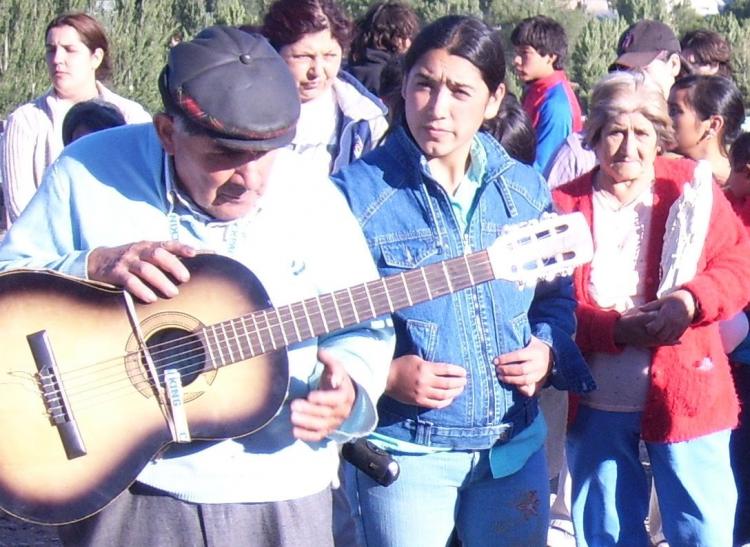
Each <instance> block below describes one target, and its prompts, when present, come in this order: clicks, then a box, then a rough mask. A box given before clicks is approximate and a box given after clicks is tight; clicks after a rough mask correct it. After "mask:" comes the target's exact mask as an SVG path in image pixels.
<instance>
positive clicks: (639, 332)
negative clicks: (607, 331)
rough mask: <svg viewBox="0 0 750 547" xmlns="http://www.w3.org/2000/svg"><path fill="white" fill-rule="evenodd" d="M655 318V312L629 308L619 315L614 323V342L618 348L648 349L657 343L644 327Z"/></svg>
mask: <svg viewBox="0 0 750 547" xmlns="http://www.w3.org/2000/svg"><path fill="white" fill-rule="evenodd" d="M655 318H656V312H654V311H646V312H644V311H643V310H642V309H641V308H631V309H629V310H627V311H626V312H624V313H622V315H620V318H619V319H618V320H617V322H616V323H615V333H614V336H615V342H616V343H617V344H618V345H620V346H633V347H637V348H650V347H653V346H658V345H659V341H658V340H657V339H656V338H655V337H654V335H652V334H651V333H649V332H648V331H647V330H646V325H647V324H648V323H650V322H652V321H653V320H654V319H655Z"/></svg>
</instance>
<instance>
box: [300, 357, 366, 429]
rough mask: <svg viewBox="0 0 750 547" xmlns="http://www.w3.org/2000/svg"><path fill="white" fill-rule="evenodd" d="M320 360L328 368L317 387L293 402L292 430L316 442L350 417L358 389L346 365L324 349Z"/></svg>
mask: <svg viewBox="0 0 750 547" xmlns="http://www.w3.org/2000/svg"><path fill="white" fill-rule="evenodd" d="M318 360H319V361H320V362H321V363H322V364H323V367H324V368H325V370H324V371H323V374H322V375H321V377H320V385H319V386H318V389H316V390H313V391H311V392H310V393H308V394H307V397H306V398H304V399H295V400H294V401H292V404H291V411H292V416H291V420H292V425H293V426H294V428H293V430H292V432H293V434H294V437H295V438H297V439H300V440H302V441H307V442H316V441H320V440H322V439H324V438H326V437H327V436H328V435H330V434H331V433H333V432H334V431H336V430H337V429H338V428H339V427H340V426H341V424H342V423H344V420H346V419H347V418H348V417H349V414H351V412H352V406H354V399H355V397H356V395H357V392H356V390H355V388H354V383H353V382H352V379H351V378H350V377H349V374H347V372H346V369H345V368H344V365H343V364H342V363H341V362H340V361H338V360H336V359H334V358H333V357H331V355H330V354H329V353H328V352H326V351H325V350H323V349H320V350H318Z"/></svg>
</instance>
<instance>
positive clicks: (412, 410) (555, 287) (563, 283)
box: [333, 127, 594, 450]
mask: <svg viewBox="0 0 750 547" xmlns="http://www.w3.org/2000/svg"><path fill="white" fill-rule="evenodd" d="M479 138H480V143H481V144H482V146H483V147H484V149H485V151H486V154H487V169H486V172H485V175H484V180H483V181H482V185H481V188H480V189H479V190H478V191H477V197H476V198H475V203H474V205H473V213H472V215H471V218H470V221H469V225H468V227H467V229H466V231H465V232H464V233H462V231H461V229H460V227H459V223H458V222H457V220H456V217H455V214H454V212H453V210H452V208H451V203H450V200H449V198H448V195H447V194H446V193H445V191H444V190H443V188H442V187H441V186H440V185H439V184H438V183H437V182H436V181H435V180H434V179H433V178H431V177H430V175H429V171H428V169H427V164H426V159H425V157H424V156H423V154H422V153H421V151H420V149H419V148H418V147H417V146H416V144H415V143H414V141H413V140H412V139H411V137H410V135H409V134H408V133H407V132H406V131H405V130H404V128H403V127H400V128H397V129H396V130H395V131H394V132H393V133H392V134H390V135H389V136H388V139H387V140H386V142H385V144H384V145H383V146H381V147H380V148H377V149H375V150H374V151H372V152H370V153H369V154H367V155H365V156H364V157H363V158H362V159H360V160H359V161H357V162H355V163H353V164H351V165H350V166H348V167H346V168H344V169H343V170H342V171H340V172H339V173H338V174H337V175H335V176H334V177H333V179H334V182H335V183H336V184H337V185H338V186H339V188H340V189H341V190H342V191H343V192H344V194H345V195H346V198H347V200H348V201H349V205H350V207H351V208H352V211H353V212H354V215H355V216H356V218H357V219H358V220H359V223H360V226H361V227H362V230H363V231H364V233H365V237H366V239H367V243H368V245H369V246H370V251H371V252H372V254H373V257H374V258H375V263H376V264H377V266H378V269H379V270H380V274H381V275H382V276H386V275H391V274H398V273H401V272H404V271H407V270H410V269H413V268H418V267H421V266H425V265H427V264H431V263H435V262H439V261H442V260H446V259H449V258H454V257H458V256H461V255H463V254H465V253H469V252H473V251H477V250H481V249H484V248H486V247H488V246H489V245H490V244H491V243H492V242H493V241H494V240H495V239H496V238H497V237H498V236H499V235H500V234H501V232H502V229H503V227H504V226H506V225H508V224H512V223H517V222H523V221H527V220H531V219H536V218H538V217H539V216H540V215H541V214H542V213H544V212H545V211H551V210H552V205H551V201H550V194H549V191H548V189H547V186H546V184H545V183H544V180H543V179H542V178H541V177H540V176H539V175H538V174H537V173H536V172H535V171H534V170H533V169H532V168H531V167H529V166H526V165H522V164H520V163H518V162H516V161H515V160H513V159H511V158H510V156H508V154H507V152H505V150H504V149H503V148H502V147H501V146H500V145H499V144H498V143H497V141H495V140H494V139H493V138H491V137H490V136H488V135H486V134H483V133H481V134H480V135H479ZM574 309H575V301H574V299H573V291H572V286H571V281H570V278H568V277H563V278H557V279H555V280H554V281H551V282H540V283H538V284H537V285H536V286H535V287H526V288H519V287H518V285H517V284H516V283H515V282H511V281H504V280H496V281H491V282H489V283H485V284H482V285H479V286H476V287H473V288H471V289H466V290H462V291H459V292H457V293H454V294H452V295H449V296H444V297H440V298H437V299H435V300H432V301H430V302H426V303H422V304H418V305H416V306H413V307H411V308H407V309H403V310H398V311H396V312H395V313H394V314H393V320H394V324H395V328H396V340H397V341H396V353H395V357H400V356H402V355H406V354H415V355H418V356H419V357H421V358H423V359H425V360H428V361H436V362H445V363H453V364H457V365H460V366H462V367H464V368H465V369H466V372H467V385H466V388H465V389H464V391H463V392H462V393H461V394H460V395H459V396H458V397H457V398H456V399H455V400H454V401H453V402H452V403H451V404H450V405H449V406H448V407H447V408H443V409H439V410H431V409H426V408H422V407H418V406H414V405H407V404H403V403H400V402H398V401H396V400H395V399H392V398H390V397H388V396H387V395H384V396H383V397H381V399H380V401H379V403H378V412H379V422H378V428H377V431H378V432H379V433H382V434H384V435H388V436H390V437H393V438H396V439H400V440H404V441H409V442H413V443H418V444H422V445H426V446H434V447H445V448H451V449H454V450H477V449H485V448H489V447H491V446H493V445H494V444H495V443H496V442H498V441H499V442H503V441H507V440H508V439H510V438H512V437H513V436H514V435H515V434H517V433H518V432H519V431H522V430H523V429H524V428H525V427H526V426H527V425H528V424H530V423H531V421H532V420H533V419H534V418H535V417H536V415H537V413H538V406H537V400H536V398H529V397H525V396H523V395H521V394H520V393H519V392H518V391H517V390H516V389H514V388H511V387H510V386H507V385H505V384H503V383H502V382H500V381H499V380H498V379H497V376H496V373H495V367H494V365H493V364H492V360H493V359H494V358H495V357H497V356H498V355H502V354H504V353H508V352H511V351H514V350H518V349H520V348H523V347H524V346H526V345H527V344H528V343H529V341H530V337H531V335H532V334H533V335H534V336H536V337H538V338H540V339H541V340H542V341H544V342H545V343H547V344H549V345H550V346H551V347H552V349H553V353H554V363H555V366H554V369H553V374H552V378H551V383H552V384H553V385H554V386H555V387H557V388H559V389H570V390H572V391H578V392H585V391H589V390H591V389H593V388H594V382H593V379H592V378H591V375H590V374H589V372H588V368H587V367H586V364H585V362H584V360H583V358H582V356H581V354H580V352H579V350H578V348H577V347H576V345H575V343H574V341H573V332H574V329H575V317H574Z"/></svg>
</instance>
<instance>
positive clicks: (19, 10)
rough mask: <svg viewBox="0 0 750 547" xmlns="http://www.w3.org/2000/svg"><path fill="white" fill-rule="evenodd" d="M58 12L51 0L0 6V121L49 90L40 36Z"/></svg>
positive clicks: (21, 0)
mask: <svg viewBox="0 0 750 547" xmlns="http://www.w3.org/2000/svg"><path fill="white" fill-rule="evenodd" d="M60 8H61V6H60V5H59V4H58V3H57V2H55V1H53V0H47V1H38V2H32V3H31V4H29V2H27V1H25V0H4V1H3V2H0V36H1V37H2V38H0V40H1V41H2V44H1V45H0V48H2V50H1V51H0V118H5V117H6V116H7V114H8V113H9V112H10V111H11V110H13V109H14V108H16V107H17V106H18V105H20V104H23V103H25V102H28V101H29V100H30V99H32V98H33V97H35V96H37V95H39V94H41V93H42V92H43V91H44V90H45V89H46V88H47V87H48V86H49V78H48V76H47V67H46V65H45V62H44V37H43V36H42V34H43V33H44V28H45V27H46V25H47V22H48V21H50V20H51V19H52V18H54V17H55V16H56V15H57V14H58V13H59V12H60Z"/></svg>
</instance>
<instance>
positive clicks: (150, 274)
mask: <svg viewBox="0 0 750 547" xmlns="http://www.w3.org/2000/svg"><path fill="white" fill-rule="evenodd" d="M191 256H195V249H193V248H192V247H190V246H188V245H184V244H182V243H179V242H177V241H161V242H159V241H140V242H138V243H130V244H128V245H121V246H120V247H97V248H96V249H94V250H93V251H91V252H90V253H89V256H88V276H89V279H92V280H94V281H103V282H105V283H110V284H111V285H116V286H118V287H123V288H124V289H125V290H127V291H128V292H129V293H130V294H132V295H133V296H135V297H136V298H139V299H140V300H142V301H143V302H155V301H156V300H157V298H158V296H163V297H166V298H170V297H173V296H176V295H177V285H178V284H179V283H185V282H186V281H188V280H189V279H190V273H189V272H188V270H187V268H186V267H185V265H184V264H183V263H182V261H180V257H191ZM155 291H158V292H159V293H160V295H157V294H156V292H155Z"/></svg>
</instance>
